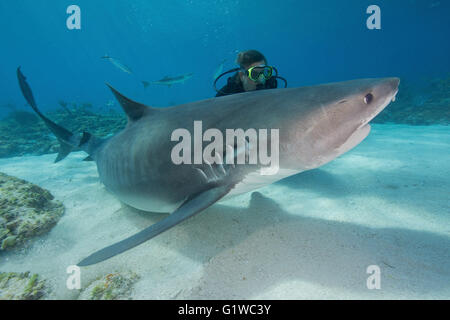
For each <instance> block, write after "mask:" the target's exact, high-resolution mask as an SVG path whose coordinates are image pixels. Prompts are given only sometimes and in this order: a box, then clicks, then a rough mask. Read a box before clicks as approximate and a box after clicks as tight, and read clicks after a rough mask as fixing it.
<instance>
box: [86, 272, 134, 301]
mask: <svg viewBox="0 0 450 320" xmlns="http://www.w3.org/2000/svg"><path fill="white" fill-rule="evenodd" d="M137 280H139V276H138V275H137V274H135V273H134V272H123V273H110V274H108V275H106V276H104V277H101V278H99V279H97V280H95V281H94V282H92V283H91V284H90V285H89V286H88V287H87V288H86V289H85V290H83V291H82V292H81V294H80V296H79V298H78V300H124V299H129V296H130V293H131V291H132V289H133V285H134V283H135V282H136V281H137Z"/></svg>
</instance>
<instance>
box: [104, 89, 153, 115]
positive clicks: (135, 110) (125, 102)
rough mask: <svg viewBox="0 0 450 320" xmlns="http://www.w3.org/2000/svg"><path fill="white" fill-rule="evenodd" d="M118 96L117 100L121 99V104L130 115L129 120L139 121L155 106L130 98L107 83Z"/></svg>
mask: <svg viewBox="0 0 450 320" xmlns="http://www.w3.org/2000/svg"><path fill="white" fill-rule="evenodd" d="M106 85H107V86H108V87H109V88H110V89H111V91H112V93H113V94H114V96H115V97H116V99H117V101H119V103H120V105H121V106H122V108H123V110H124V111H125V113H126V114H127V116H128V121H137V120H139V119H140V118H142V116H144V115H145V114H146V113H148V112H150V111H151V110H153V108H150V107H148V106H146V105H144V104H142V103H139V102H136V101H133V100H131V99H128V98H127V97H125V96H124V95H123V94H121V93H120V92H119V91H117V90H116V89H114V88H113V87H112V86H111V85H110V84H108V83H107V84H106Z"/></svg>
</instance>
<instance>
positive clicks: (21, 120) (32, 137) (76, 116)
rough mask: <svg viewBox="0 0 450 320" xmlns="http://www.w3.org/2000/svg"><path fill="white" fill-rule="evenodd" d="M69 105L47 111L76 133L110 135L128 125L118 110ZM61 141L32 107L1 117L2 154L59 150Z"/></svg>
mask: <svg viewBox="0 0 450 320" xmlns="http://www.w3.org/2000/svg"><path fill="white" fill-rule="evenodd" d="M61 103H62V104H63V105H64V106H65V108H61V109H59V110H56V111H53V112H49V113H46V116H47V117H48V118H50V119H51V120H52V121H54V122H56V123H58V124H60V125H62V126H63V127H65V128H67V129H69V130H70V131H72V132H74V133H80V132H83V131H88V132H90V133H92V134H93V135H95V136H98V137H106V136H108V135H111V134H115V133H116V132H118V131H120V130H121V129H122V128H124V127H125V125H126V122H127V120H126V117H125V116H124V115H123V114H122V113H117V112H115V111H114V110H109V111H108V112H105V113H102V114H99V113H95V112H93V111H91V110H90V108H91V105H90V104H89V103H84V104H82V105H81V106H79V107H77V108H74V107H72V108H69V107H68V106H67V105H66V103H64V102H61ZM58 149H59V143H58V141H57V140H56V138H55V137H54V136H53V134H52V133H51V132H50V130H48V128H47V127H46V126H45V124H44V122H43V121H41V120H40V119H39V118H38V117H36V116H35V115H34V114H33V113H30V112H28V111H18V110H14V111H11V112H10V113H9V114H8V116H7V117H5V118H4V119H2V120H0V158H10V157H17V156H23V155H42V154H49V153H57V152H58Z"/></svg>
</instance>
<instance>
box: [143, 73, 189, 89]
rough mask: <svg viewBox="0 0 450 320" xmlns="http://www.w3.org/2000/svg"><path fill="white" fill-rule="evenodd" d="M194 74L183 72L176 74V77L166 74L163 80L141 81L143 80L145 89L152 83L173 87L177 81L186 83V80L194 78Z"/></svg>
mask: <svg viewBox="0 0 450 320" xmlns="http://www.w3.org/2000/svg"><path fill="white" fill-rule="evenodd" d="M193 75H194V74H193V73H186V74H182V75H179V76H174V77H169V76H165V77H164V78H162V79H161V80H157V81H151V82H148V81H141V82H142V84H143V85H144V88H145V89H146V88H147V87H148V86H150V85H151V84H154V85H161V86H168V87H171V86H172V85H174V84H176V83H184V82H185V81H187V80H189V79H190V78H192V76H193Z"/></svg>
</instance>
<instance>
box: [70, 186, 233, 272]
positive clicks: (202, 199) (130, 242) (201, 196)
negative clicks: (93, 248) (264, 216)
mask: <svg viewBox="0 0 450 320" xmlns="http://www.w3.org/2000/svg"><path fill="white" fill-rule="evenodd" d="M232 187H233V185H220V186H216V187H214V188H211V189H208V190H206V191H203V192H201V193H198V194H196V195H193V196H191V197H189V198H188V199H187V200H186V201H185V202H184V203H183V204H182V205H181V206H180V207H179V208H178V209H177V210H175V211H174V212H173V213H172V214H171V215H170V216H168V217H167V218H165V219H163V220H161V221H159V222H158V223H155V224H153V225H151V226H150V227H148V228H147V229H144V230H142V231H141V232H139V233H137V234H135V235H134V236H131V237H129V238H127V239H125V240H122V241H120V242H117V243H115V244H113V245H112V246H109V247H106V248H104V249H102V250H100V251H97V252H95V253H93V254H92V255H90V256H89V257H87V258H85V259H83V260H82V261H81V262H80V263H78V266H80V267H85V266H89V265H92V264H96V263H99V262H102V261H104V260H106V259H109V258H112V257H114V256H115V255H118V254H120V253H122V252H124V251H127V250H129V249H131V248H133V247H136V246H138V245H140V244H141V243H143V242H145V241H147V240H150V239H151V238H153V237H156V236H157V235H159V234H160V233H162V232H164V231H166V230H167V229H170V228H172V227H173V226H175V225H177V224H179V223H180V222H182V221H184V220H186V219H188V218H190V217H192V216H193V215H195V214H197V213H199V212H200V211H202V210H204V209H206V208H207V207H209V206H211V205H212V204H214V203H215V202H217V201H218V200H220V199H221V198H222V197H224V196H225V195H226V194H227V193H228V192H229V191H230V190H231V189H232Z"/></svg>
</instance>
